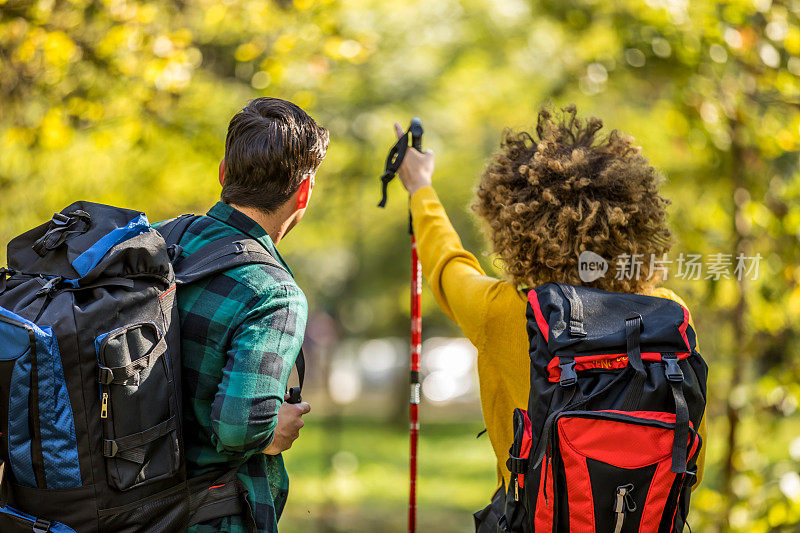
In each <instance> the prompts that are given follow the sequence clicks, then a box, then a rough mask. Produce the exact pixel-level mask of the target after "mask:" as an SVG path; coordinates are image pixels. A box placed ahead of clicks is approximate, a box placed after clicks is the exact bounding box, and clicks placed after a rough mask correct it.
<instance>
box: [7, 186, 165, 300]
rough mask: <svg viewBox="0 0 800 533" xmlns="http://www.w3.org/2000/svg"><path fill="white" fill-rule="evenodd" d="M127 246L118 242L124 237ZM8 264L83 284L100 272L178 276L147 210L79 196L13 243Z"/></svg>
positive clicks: (100, 274)
mask: <svg viewBox="0 0 800 533" xmlns="http://www.w3.org/2000/svg"><path fill="white" fill-rule="evenodd" d="M123 242H124V243H125V246H117V245H119V244H121V243H123ZM8 266H9V267H10V268H11V269H13V270H15V271H19V272H25V273H28V274H42V275H45V276H61V277H62V278H64V279H65V280H66V281H68V282H70V283H72V284H73V285H75V286H77V285H78V284H79V282H80V284H82V285H86V284H88V282H89V281H93V280H95V279H97V278H99V277H124V276H128V275H132V274H153V275H156V276H160V277H164V278H168V279H169V280H172V279H173V274H172V270H171V268H170V266H169V256H168V254H167V251H166V246H165V245H164V240H163V239H162V238H161V236H160V234H159V233H158V232H157V231H155V230H153V229H151V227H150V223H149V222H148V220H147V217H146V216H145V214H144V213H142V212H140V211H133V210H130V209H122V208H119V207H112V206H108V205H103V204H97V203H93V202H86V201H78V202H75V203H73V204H70V205H69V206H67V207H65V208H64V209H62V210H61V211H60V212H59V213H55V214H54V215H53V218H52V219H51V220H50V221H48V222H45V223H44V224H41V225H40V226H37V227H35V228H33V229H31V230H29V231H27V232H25V233H23V234H22V235H19V236H18V237H15V238H14V239H12V240H11V241H10V242H9V243H8Z"/></svg>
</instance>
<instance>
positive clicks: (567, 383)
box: [558, 359, 578, 387]
mask: <svg viewBox="0 0 800 533" xmlns="http://www.w3.org/2000/svg"><path fill="white" fill-rule="evenodd" d="M558 368H560V369H561V377H560V378H559V380H558V384H559V385H561V386H562V387H571V386H573V385H575V384H576V383H577V382H578V374H576V373H575V360H574V359H573V360H571V361H569V362H566V363H561V364H559V365H558Z"/></svg>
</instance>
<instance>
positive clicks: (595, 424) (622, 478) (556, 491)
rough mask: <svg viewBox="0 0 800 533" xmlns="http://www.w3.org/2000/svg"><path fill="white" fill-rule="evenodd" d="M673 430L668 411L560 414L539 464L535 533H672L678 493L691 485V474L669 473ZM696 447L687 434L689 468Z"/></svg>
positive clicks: (692, 435) (696, 438)
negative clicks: (545, 452)
mask: <svg viewBox="0 0 800 533" xmlns="http://www.w3.org/2000/svg"><path fill="white" fill-rule="evenodd" d="M674 432H675V415H674V414H671V413H664V412H653V411H630V412H627V411H566V412H563V413H561V414H559V415H558V416H557V417H556V420H555V424H554V427H553V434H552V440H551V441H550V446H549V449H548V453H547V455H546V456H545V458H544V460H543V462H542V465H541V482H540V483H539V491H538V492H539V494H538V497H537V498H536V513H535V515H536V520H535V531H536V532H537V533H538V532H540V531H542V532H544V531H546V532H548V533H549V532H551V531H554V530H557V531H571V532H580V533H590V532H591V533H593V532H613V533H639V532H642V533H644V532H647V533H650V532H658V533H662V532H663V533H666V532H671V531H672V530H673V522H674V520H675V513H676V510H677V504H678V500H679V496H680V493H681V490H682V489H683V487H684V485H685V484H686V483H691V482H693V472H690V471H687V472H686V473H682V474H676V473H674V472H672V471H671V468H670V467H671V465H672V450H673V438H674ZM699 449H700V438H699V436H698V435H697V434H696V433H695V432H694V430H690V432H689V440H688V442H687V450H688V453H687V457H689V462H690V463H691V464H693V463H694V459H695V457H696V455H697V452H698V451H699ZM548 478H549V479H548ZM555 495H558V497H557V498H556V497H555ZM554 523H555V524H557V525H558V527H557V528H555V529H554V528H553V524H554Z"/></svg>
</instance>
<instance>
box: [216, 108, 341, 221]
mask: <svg viewBox="0 0 800 533" xmlns="http://www.w3.org/2000/svg"><path fill="white" fill-rule="evenodd" d="M328 140H329V138H328V131H327V130H326V129H325V128H323V127H321V126H319V125H318V124H317V123H316V122H314V119H313V118H311V117H310V116H308V114H307V113H306V112H305V111H303V110H302V109H300V108H299V107H297V106H296V105H295V104H293V103H291V102H287V101H286V100H280V99H278V98H256V99H255V100H252V101H250V103H248V104H247V106H245V107H244V108H243V109H242V110H241V111H240V112H238V113H236V115H234V116H233V118H232V119H231V122H230V124H229V125H228V136H227V138H226V139H225V180H224V181H223V185H222V201H223V202H225V203H228V204H236V205H240V206H243V207H254V208H257V209H260V210H262V211H266V212H271V211H275V209H277V208H278V207H280V206H281V205H283V203H284V202H286V200H288V199H289V197H290V196H291V195H292V194H294V192H295V191H296V190H297V188H298V187H299V186H300V183H301V182H302V181H303V177H304V176H306V175H307V174H312V173H314V172H316V171H317V169H318V168H319V165H320V164H321V163H322V160H323V159H324V158H325V152H326V151H327V150H328Z"/></svg>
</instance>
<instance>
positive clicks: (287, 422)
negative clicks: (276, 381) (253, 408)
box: [264, 394, 311, 455]
mask: <svg viewBox="0 0 800 533" xmlns="http://www.w3.org/2000/svg"><path fill="white" fill-rule="evenodd" d="M288 399H289V394H286V395H285V396H284V397H283V400H284V401H283V404H282V405H281V407H280V409H278V425H277V426H276V427H275V435H274V436H273V437H272V442H271V443H270V444H269V446H267V449H266V450H264V453H265V454H267V455H278V454H279V453H281V452H285V451H286V450H288V449H289V448H291V447H292V444H294V441H295V440H297V437H299V436H300V428H302V427H303V425H304V424H303V419H302V418H301V417H302V416H303V415H304V414H306V413H308V412H309V411H311V406H310V405H309V404H308V402H300V403H289V402H288V401H286V400H288Z"/></svg>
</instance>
